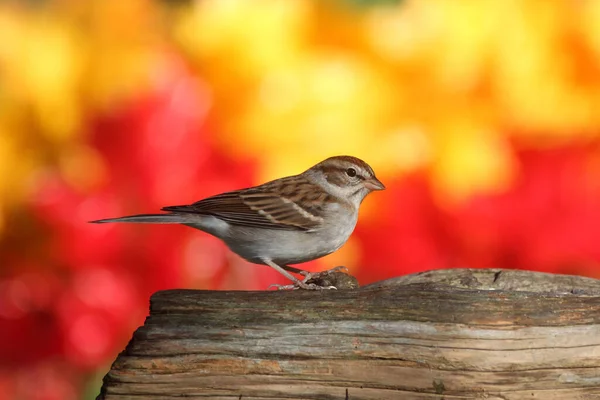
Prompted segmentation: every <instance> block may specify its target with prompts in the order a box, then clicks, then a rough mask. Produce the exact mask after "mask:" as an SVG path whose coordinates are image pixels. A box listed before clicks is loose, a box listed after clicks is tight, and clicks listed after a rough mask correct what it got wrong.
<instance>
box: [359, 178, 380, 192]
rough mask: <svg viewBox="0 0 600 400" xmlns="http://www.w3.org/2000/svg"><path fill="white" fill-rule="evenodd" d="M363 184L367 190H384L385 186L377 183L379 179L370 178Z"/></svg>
mask: <svg viewBox="0 0 600 400" xmlns="http://www.w3.org/2000/svg"><path fill="white" fill-rule="evenodd" d="M363 184H364V185H365V187H366V188H367V189H369V190H383V189H385V185H384V184H383V183H381V182H380V181H379V179H377V178H375V177H372V178H370V179H366V180H365V181H364V182H363Z"/></svg>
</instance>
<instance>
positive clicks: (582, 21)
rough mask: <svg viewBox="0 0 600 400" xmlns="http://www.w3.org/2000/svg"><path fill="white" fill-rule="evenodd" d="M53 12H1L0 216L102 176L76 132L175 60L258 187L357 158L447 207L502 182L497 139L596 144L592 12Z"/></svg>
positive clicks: (105, 5)
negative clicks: (32, 181) (44, 173)
mask: <svg viewBox="0 0 600 400" xmlns="http://www.w3.org/2000/svg"><path fill="white" fill-rule="evenodd" d="M49 3H50V6H48V7H41V8H40V9H34V8H27V7H14V6H9V5H6V4H3V5H0V66H1V69H0V71H1V75H0V196H1V198H2V199H3V200H2V203H3V204H4V205H5V207H6V206H7V205H8V204H11V203H14V202H16V201H18V199H19V198H21V197H22V196H23V193H24V191H23V190H22V189H21V190H20V189H18V188H23V187H24V186H26V184H25V183H24V182H26V181H27V180H28V177H29V176H32V175H35V171H36V169H38V168H42V167H43V166H44V165H45V164H47V163H51V164H52V165H53V167H56V168H58V169H59V170H60V171H61V173H62V174H63V175H64V176H65V177H66V179H67V181H68V182H70V183H71V184H72V185H74V186H76V187H79V188H83V187H88V188H91V187H93V186H94V184H93V183H89V184H88V183H85V177H82V176H80V174H79V173H77V172H73V171H74V170H76V169H77V168H79V167H80V166H81V165H89V166H91V167H90V168H91V170H92V171H96V172H94V173H95V174H96V175H95V176H96V178H94V179H95V180H94V179H92V181H94V182H101V181H102V180H103V179H105V178H103V172H102V171H103V168H102V166H101V165H102V163H101V162H100V161H99V158H98V157H99V156H98V155H95V154H94V152H93V151H90V149H89V147H87V146H86V145H85V144H84V143H85V130H86V121H87V119H88V118H89V116H93V115H95V114H97V113H98V112H106V111H110V110H112V109H117V108H118V107H119V106H120V105H121V104H123V103H124V102H127V101H130V100H132V99H135V98H137V97H142V96H144V94H145V93H147V91H148V90H150V89H151V88H152V87H153V86H156V85H159V84H160V79H161V75H160V73H161V65H162V64H161V63H162V60H163V57H164V56H165V54H167V53H170V52H176V51H177V50H178V49H179V51H181V52H182V54H183V56H185V57H187V58H188V59H189V61H190V63H191V64H193V66H194V67H195V69H196V70H197V72H198V73H199V74H200V75H201V76H202V79H203V80H204V81H205V82H206V83H207V85H208V86H209V87H210V90H211V92H212V95H213V96H214V100H215V103H214V108H213V109H212V110H211V118H213V120H214V121H217V129H218V135H217V137H216V143H217V145H218V146H219V147H220V148H221V149H222V150H224V151H226V152H228V153H229V154H230V155H232V156H243V157H246V158H247V157H250V158H255V159H259V160H260V161H261V163H260V172H259V176H257V178H256V179H257V181H262V180H265V179H270V178H275V177H277V176H281V175H284V174H290V173H294V172H300V171H302V170H303V169H305V168H307V167H308V166H310V165H311V164H313V163H315V162H317V161H319V160H321V159H323V158H325V157H327V156H330V155H335V154H353V155H356V156H359V157H362V158H364V159H366V160H367V161H368V162H369V163H371V164H372V165H373V166H374V168H375V169H376V170H377V171H378V172H379V174H380V175H381V177H382V179H384V180H385V179H388V178H390V177H393V176H396V175H402V174H404V173H409V172H411V171H415V170H419V169H425V170H428V171H430V173H431V178H432V181H433V187H434V188H435V190H436V198H437V199H438V201H439V202H440V203H446V202H447V203H448V204H447V205H452V204H454V203H455V202H460V201H461V200H462V199H465V198H468V197H469V196H470V195H472V194H474V193H478V192H488V191H497V190H501V189H502V188H504V187H506V185H508V184H510V182H511V179H512V178H513V177H514V175H515V173H516V171H515V168H516V167H515V165H514V160H512V155H511V154H510V150H509V147H508V142H509V141H510V140H514V139H517V140H519V141H521V142H523V143H527V144H529V145H531V146H538V147H540V146H552V145H557V144H564V143H565V142H567V141H568V142H573V141H578V140H588V139H590V138H592V137H597V136H598V134H599V132H600V113H598V112H597V110H599V109H600V75H599V74H598V71H599V70H600V39H598V38H599V37H600V2H597V1H593V0H587V1H586V0H582V1H579V2H573V1H568V0H563V1H558V0H557V1H552V2H548V1H542V0H530V1H517V0H506V1H497V0H465V1H446V0H428V1H420V0H405V1H402V2H399V3H397V4H381V5H373V6H370V7H364V8H361V9H360V10H358V9H353V10H350V8H349V7H351V6H344V5H343V4H344V3H343V2H337V3H336V2H318V1H308V0H290V1H278V0H259V1H253V2H248V1H243V0H205V1H191V2H189V3H185V4H183V5H179V6H174V5H171V6H168V5H165V4H162V3H159V2H152V1H147V0H129V1H126V2H124V1H120V0H105V1H90V2H49ZM344 7H348V8H344ZM65 144H68V145H65ZM48 148H50V150H48ZM48 153H50V154H52V157H50V158H46V157H44V156H42V154H48ZM16 155H18V156H16ZM15 188H17V190H15Z"/></svg>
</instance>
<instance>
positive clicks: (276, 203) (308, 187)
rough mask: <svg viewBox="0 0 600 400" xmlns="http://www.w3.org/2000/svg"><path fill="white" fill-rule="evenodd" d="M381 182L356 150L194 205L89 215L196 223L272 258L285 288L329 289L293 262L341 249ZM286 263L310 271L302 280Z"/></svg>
mask: <svg viewBox="0 0 600 400" xmlns="http://www.w3.org/2000/svg"><path fill="white" fill-rule="evenodd" d="M383 189H385V186H384V185H383V184H382V183H381V182H380V181H379V180H378V179H377V178H376V177H375V173H374V172H373V169H372V168H371V167H370V166H369V165H368V164H367V163H365V162H364V161H362V160H360V159H358V158H356V157H351V156H337V157H331V158H328V159H326V160H325V161H322V162H320V163H318V164H317V165H315V166H314V167H312V168H310V169H308V170H306V171H305V172H303V173H301V174H300V175H294V176H289V177H286V178H281V179H276V180H274V181H271V182H267V183H265V184H262V185H260V186H255V187H252V188H247V189H241V190H236V191H233V192H227V193H223V194H218V195H216V196H212V197H208V198H206V199H204V200H200V201H198V202H196V203H194V204H191V205H184V206H170V207H164V208H163V209H162V210H163V211H166V212H167V213H166V214H141V215H131V216H126V217H120V218H109V219H101V220H98V221H91V222H93V223H105V222H138V223H158V224H183V225H187V226H191V227H192V228H196V229H200V230H201V231H204V232H207V233H209V234H211V235H213V236H216V237H218V238H219V239H221V240H223V241H224V242H225V244H227V246H228V247H229V248H230V249H231V250H232V251H233V252H234V253H236V254H238V255H239V256H241V257H242V258H244V259H246V260H248V261H250V262H252V263H255V264H265V265H268V266H270V267H272V268H273V269H275V270H277V271H278V272H280V273H281V274H283V275H285V276H286V277H287V278H289V279H290V280H291V281H293V282H294V284H293V285H287V286H279V288H285V289H297V288H302V289H327V288H333V287H322V286H318V285H315V284H312V283H306V282H307V281H308V280H309V279H310V278H314V277H316V276H318V275H320V274H319V273H309V272H307V271H303V270H300V269H297V268H293V267H289V266H288V265H287V264H297V263H303V262H306V261H311V260H315V259H317V258H319V257H323V256H325V255H327V254H330V253H332V252H334V251H336V250H337V249H339V248H340V247H341V246H342V245H343V244H344V243H346V241H347V240H348V238H349V237H350V234H351V233H352V231H353V230H354V227H355V226H356V221H357V219H358V208H359V206H360V204H361V202H362V201H363V199H364V198H365V196H366V195H367V194H369V193H370V192H372V191H374V190H383ZM288 271H291V272H294V273H299V274H302V275H304V277H305V278H304V279H303V280H299V279H298V278H296V277H295V276H293V275H292V274H290V273H289V272H288ZM327 272H329V271H326V272H324V273H327ZM321 274H322V273H321Z"/></svg>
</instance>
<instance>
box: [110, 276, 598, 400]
mask: <svg viewBox="0 0 600 400" xmlns="http://www.w3.org/2000/svg"><path fill="white" fill-rule="evenodd" d="M150 304H151V306H150V316H149V317H148V318H147V319H146V322H145V324H144V326H142V327H140V328H139V329H138V330H137V331H136V332H135V333H134V335H133V338H132V340H131V342H130V343H129V345H128V346H127V348H126V349H125V350H124V351H123V352H122V353H121V354H120V355H119V356H118V358H117V360H116V361H115V362H114V364H113V366H112V368H111V370H110V372H109V373H108V374H107V375H106V377H105V378H104V385H103V387H102V391H101V394H100V395H99V396H98V398H99V399H106V400H117V399H118V400H140V399H165V398H176V397H177V398H180V397H185V398H187V399H206V398H210V399H243V400H250V399H253V400H256V399H261V400H262V399H265V400H266V399H269V400H273V399H352V400H355V399H369V400H371V399H373V400H374V399H408V400H411V399H415V400H416V399H419V400H422V399H437V400H442V399H445V400H450V399H497V400H500V399H503V400H521V399H544V400H556V399H569V400H571V399H600V281H598V280H594V279H590V278H583V277H574V276H565V275H551V274H544V273H537V272H525V271H515V270H498V269H495V270H491V269H490V270H471V269H451V270H437V271H428V272H424V273H419V274H414V275H409V276H403V277H399V278H394V279H390V280H386V281H383V282H379V283H376V284H372V285H369V286H365V287H362V288H360V289H355V290H337V291H336V290H328V291H264V292H242V291H239V292H238V291H236V292H224V291H220V292H219V291H197V290H168V291H163V292H158V293H156V294H155V295H153V296H152V298H151V301H150Z"/></svg>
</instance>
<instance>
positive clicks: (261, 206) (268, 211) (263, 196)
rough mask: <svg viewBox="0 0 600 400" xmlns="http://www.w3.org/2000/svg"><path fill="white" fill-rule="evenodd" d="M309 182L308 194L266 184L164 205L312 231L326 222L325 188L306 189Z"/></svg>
mask: <svg viewBox="0 0 600 400" xmlns="http://www.w3.org/2000/svg"><path fill="white" fill-rule="evenodd" d="M306 185H312V184H310V183H308V182H306V183H305V184H304V187H303V189H305V190H304V191H301V192H300V193H304V195H303V196H301V197H299V196H298V195H297V193H298V192H297V191H296V194H294V193H290V194H289V195H286V194H285V193H282V192H281V191H280V190H278V191H274V190H272V189H275V188H274V187H273V185H271V186H268V185H267V186H265V185H263V186H262V187H261V186H259V187H257V188H252V189H244V190H238V191H234V192H227V193H223V194H219V195H216V196H212V197H208V198H206V199H203V200H200V201H198V202H196V203H194V204H191V205H187V206H171V207H164V208H163V210H164V211H169V212H174V213H192V214H202V215H213V216H215V217H217V218H220V219H222V220H223V221H226V222H228V223H230V224H232V225H239V226H248V227H256V228H268V229H280V230H302V231H308V230H312V229H316V228H318V227H319V226H321V225H322V224H323V218H322V217H321V216H320V211H321V210H322V206H323V201H319V199H318V198H317V196H316V195H318V194H319V193H321V191H315V190H313V191H307V190H306V189H312V188H309V187H306ZM296 186H297V185H296ZM296 188H297V187H296ZM321 195H322V196H328V195H326V194H321ZM324 200H326V201H328V200H329V199H328V198H327V199H324Z"/></svg>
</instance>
